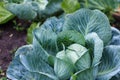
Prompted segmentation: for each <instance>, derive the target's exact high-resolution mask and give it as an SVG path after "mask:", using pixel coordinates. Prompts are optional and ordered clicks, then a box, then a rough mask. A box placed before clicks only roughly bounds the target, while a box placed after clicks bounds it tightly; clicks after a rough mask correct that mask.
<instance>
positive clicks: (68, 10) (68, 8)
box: [61, 0, 80, 13]
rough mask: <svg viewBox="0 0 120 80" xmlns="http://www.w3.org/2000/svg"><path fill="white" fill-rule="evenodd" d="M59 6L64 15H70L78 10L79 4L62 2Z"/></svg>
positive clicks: (69, 0) (70, 0)
mask: <svg viewBox="0 0 120 80" xmlns="http://www.w3.org/2000/svg"><path fill="white" fill-rule="evenodd" d="M71 5H72V7H71ZM61 6H62V9H63V10H64V11H65V13H72V12H75V11H76V10H78V9H79V8H80V3H79V2H78V0H63V2H62V4H61Z"/></svg>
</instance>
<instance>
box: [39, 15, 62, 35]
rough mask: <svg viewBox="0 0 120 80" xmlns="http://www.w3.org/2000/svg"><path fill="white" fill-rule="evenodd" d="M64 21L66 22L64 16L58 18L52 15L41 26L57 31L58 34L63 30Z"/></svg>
mask: <svg viewBox="0 0 120 80" xmlns="http://www.w3.org/2000/svg"><path fill="white" fill-rule="evenodd" d="M63 23H64V19H63V18H60V19H58V18H56V17H51V18H48V19H47V20H46V21H45V22H44V23H43V24H42V25H41V27H43V28H45V29H50V30H52V31H53V32H55V33H56V34H58V33H59V32H61V31H62V28H63Z"/></svg>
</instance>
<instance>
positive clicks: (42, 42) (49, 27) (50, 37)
mask: <svg viewBox="0 0 120 80" xmlns="http://www.w3.org/2000/svg"><path fill="white" fill-rule="evenodd" d="M62 24H63V21H62V20H59V19H57V18H55V17H53V18H50V19H48V21H46V22H45V23H44V24H43V25H41V27H40V28H38V29H35V30H34V31H33V35H34V40H33V45H34V47H35V48H36V50H37V51H39V47H40V46H41V47H42V48H43V49H44V50H46V52H47V53H49V54H52V55H56V53H57V52H58V51H59V50H58V46H57V34H58V33H59V32H60V31H61V30H62ZM43 55H44V54H43Z"/></svg>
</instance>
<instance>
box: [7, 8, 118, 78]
mask: <svg viewBox="0 0 120 80" xmlns="http://www.w3.org/2000/svg"><path fill="white" fill-rule="evenodd" d="M119 35H120V31H118V30H116V29H115V28H112V29H111V26H110V24H109V20H108V18H107V17H106V16H105V15H104V14H103V13H102V12H101V11H99V10H89V9H80V10H78V11H76V12H74V13H72V14H67V15H66V16H65V18H60V19H58V18H56V17H52V18H49V19H47V20H46V21H45V22H44V23H43V24H42V25H41V26H40V27H39V28H37V29H35V30H34V31H33V43H32V44H30V45H25V46H22V47H20V48H19V49H18V50H17V51H16V53H15V57H14V59H13V60H12V62H11V63H10V65H9V67H8V69H7V77H8V78H10V79H12V80H110V79H111V78H112V79H113V77H114V76H115V77H116V76H118V75H119V71H120V46H119V44H120V40H119V39H120V38H119ZM112 79H111V80H112ZM116 80H117V79H116ZM118 80H119V79H118Z"/></svg>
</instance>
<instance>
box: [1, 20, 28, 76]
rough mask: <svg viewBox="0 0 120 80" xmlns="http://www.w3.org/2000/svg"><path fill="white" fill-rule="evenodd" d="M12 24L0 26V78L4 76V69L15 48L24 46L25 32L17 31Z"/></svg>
mask: <svg viewBox="0 0 120 80" xmlns="http://www.w3.org/2000/svg"><path fill="white" fill-rule="evenodd" d="M13 26H14V24H13V22H8V23H7V24H5V25H0V67H1V69H2V70H3V73H1V72H0V77H2V76H5V72H6V69H7V67H8V65H9V63H10V61H11V60H12V57H13V56H14V52H15V51H16V49H17V48H19V47H20V46H22V45H25V44H26V30H22V31H17V30H16V29H14V28H13Z"/></svg>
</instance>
